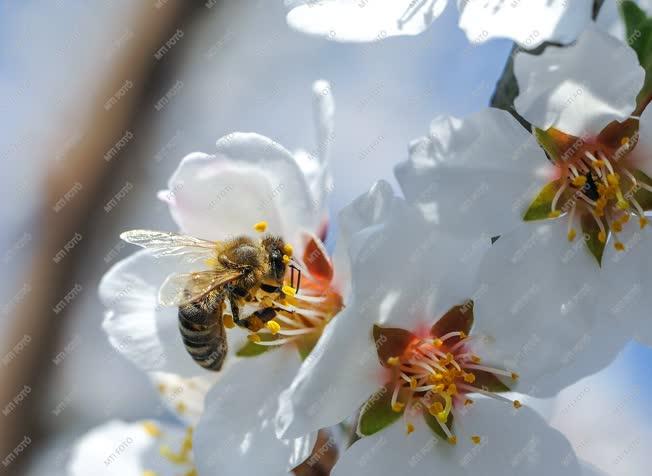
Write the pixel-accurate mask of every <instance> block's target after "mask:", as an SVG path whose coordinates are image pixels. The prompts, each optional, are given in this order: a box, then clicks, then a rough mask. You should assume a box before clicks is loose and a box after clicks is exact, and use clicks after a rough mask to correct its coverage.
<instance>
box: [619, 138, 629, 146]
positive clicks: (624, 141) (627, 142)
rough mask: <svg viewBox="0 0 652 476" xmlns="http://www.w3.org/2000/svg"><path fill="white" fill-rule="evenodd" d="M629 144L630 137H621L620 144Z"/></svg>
mask: <svg viewBox="0 0 652 476" xmlns="http://www.w3.org/2000/svg"><path fill="white" fill-rule="evenodd" d="M627 144H629V137H627V136H624V137H623V138H622V139H620V145H627Z"/></svg>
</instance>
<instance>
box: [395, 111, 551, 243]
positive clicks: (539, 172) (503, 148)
mask: <svg viewBox="0 0 652 476" xmlns="http://www.w3.org/2000/svg"><path fill="white" fill-rule="evenodd" d="M551 173H552V166H551V165H550V162H549V161H548V160H547V158H546V156H545V154H544V152H543V150H542V149H541V148H540V147H539V146H538V145H537V142H536V140H535V139H534V137H533V136H532V134H530V133H528V132H527V131H526V130H525V129H523V127H522V126H521V125H520V124H519V123H518V122H517V121H516V120H515V119H514V118H513V117H512V116H511V115H510V114H509V113H507V112H505V111H501V110H498V109H486V110H483V111H482V112H479V113H477V114H474V115H472V116H470V117H468V118H466V119H457V118H454V117H440V118H437V119H435V120H434V121H433V123H432V125H431V127H430V138H429V139H427V138H423V139H420V140H417V141H414V142H413V143H412V144H411V148H410V158H409V160H408V161H407V162H405V163H403V164H400V165H399V166H397V167H396V170H395V174H396V177H397V180H398V181H399V183H400V184H401V188H402V190H403V193H404V194H405V196H406V198H407V199H408V200H409V201H411V202H413V203H416V204H417V205H418V206H419V207H420V208H421V210H422V212H423V214H424V216H425V217H426V218H427V219H429V220H430V221H432V222H434V223H436V224H439V225H441V226H442V227H443V228H444V229H446V230H450V231H452V232H455V233H460V234H466V235H469V234H470V235H472V236H482V235H484V236H487V237H489V238H490V237H493V236H496V235H498V234H501V233H504V232H505V231H509V230H511V229H513V228H514V227H516V226H518V225H519V224H520V223H521V222H522V217H523V214H524V212H525V210H527V208H528V206H529V205H530V203H531V202H532V200H533V199H534V198H535V197H536V195H537V194H538V192H539V191H540V189H541V187H543V185H544V184H545V183H546V182H547V181H549V180H550V179H551V175H550V174H551Z"/></svg>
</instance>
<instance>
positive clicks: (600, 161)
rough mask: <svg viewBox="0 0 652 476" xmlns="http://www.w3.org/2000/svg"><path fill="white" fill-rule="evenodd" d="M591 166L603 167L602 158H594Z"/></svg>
mask: <svg viewBox="0 0 652 476" xmlns="http://www.w3.org/2000/svg"><path fill="white" fill-rule="evenodd" d="M593 167H604V160H596V161H595V162H593Z"/></svg>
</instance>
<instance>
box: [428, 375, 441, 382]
mask: <svg viewBox="0 0 652 476" xmlns="http://www.w3.org/2000/svg"><path fill="white" fill-rule="evenodd" d="M443 378H444V376H443V375H442V374H440V373H435V374H430V375H428V382H430V383H437V382H441V380H442V379H443Z"/></svg>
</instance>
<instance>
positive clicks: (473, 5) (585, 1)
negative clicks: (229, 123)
mask: <svg viewBox="0 0 652 476" xmlns="http://www.w3.org/2000/svg"><path fill="white" fill-rule="evenodd" d="M457 5H458V8H459V10H460V28H462V29H463V30H464V31H465V32H466V36H467V37H468V38H469V41H470V42H472V43H481V42H484V41H487V40H489V39H491V38H509V39H511V40H514V41H515V42H516V43H518V44H519V46H521V47H523V48H526V49H532V48H536V47H537V46H539V45H541V43H543V42H546V41H550V42H553V43H562V44H566V43H570V42H571V41H574V40H575V39H576V38H577V36H578V35H579V34H580V33H581V31H582V30H583V29H584V27H585V26H586V25H587V24H588V23H589V21H590V19H591V13H592V10H593V0H573V1H570V2H569V1H566V0H527V1H515V2H513V1H512V2H506V1H503V0H484V1H470V2H469V1H468V0H457Z"/></svg>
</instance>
